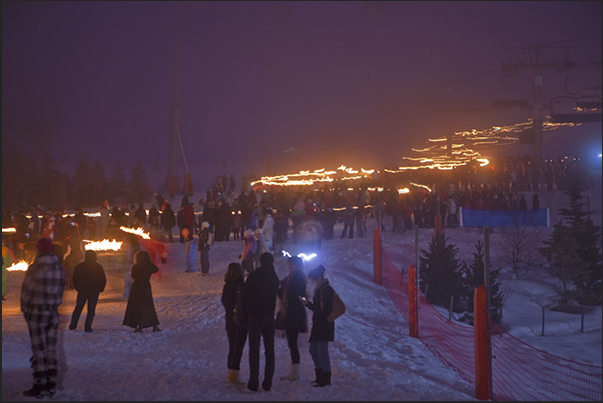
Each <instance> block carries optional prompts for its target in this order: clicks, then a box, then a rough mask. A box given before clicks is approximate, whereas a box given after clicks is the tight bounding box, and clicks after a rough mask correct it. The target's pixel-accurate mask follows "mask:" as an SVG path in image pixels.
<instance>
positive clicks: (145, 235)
mask: <svg viewBox="0 0 603 403" xmlns="http://www.w3.org/2000/svg"><path fill="white" fill-rule="evenodd" d="M119 229H120V230H122V231H123V232H129V233H130V234H135V235H139V236H141V237H142V238H143V239H151V236H150V235H149V233H148V232H144V230H143V229H142V228H136V229H134V228H128V227H119Z"/></svg>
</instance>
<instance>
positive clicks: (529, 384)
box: [381, 248, 603, 401]
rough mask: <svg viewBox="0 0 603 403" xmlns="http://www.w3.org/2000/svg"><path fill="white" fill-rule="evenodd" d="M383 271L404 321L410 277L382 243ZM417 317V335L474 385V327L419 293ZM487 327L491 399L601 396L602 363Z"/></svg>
mask: <svg viewBox="0 0 603 403" xmlns="http://www.w3.org/2000/svg"><path fill="white" fill-rule="evenodd" d="M395 254H396V253H394V255H395ZM403 267H405V266H403ZM381 273H382V274H381V275H382V281H383V285H384V286H385V287H386V289H387V292H388V294H389V296H390V298H391V299H392V301H393V302H394V304H395V306H396V307H397V308H398V310H399V311H400V314H401V315H402V317H403V318H404V319H405V320H407V321H408V320H409V301H408V279H407V277H406V276H405V271H404V270H402V269H398V268H397V267H396V266H395V265H394V263H393V262H392V260H391V259H390V257H389V255H388V253H387V252H386V248H382V249H381ZM442 309H444V308H442ZM418 322H419V326H418V327H419V331H418V334H419V340H421V342H422V343H423V344H425V346H427V348H429V350H430V351H431V352H432V353H433V354H435V355H436V356H437V357H438V358H440V359H441V360H442V362H444V363H445V364H446V365H448V366H450V367H451V368H452V369H454V370H455V371H456V372H457V373H458V374H459V375H460V376H461V377H462V378H463V379H464V380H466V381H467V382H469V383H470V384H472V385H475V358H474V330H473V327H472V326H470V325H466V324H463V323H457V322H454V321H449V320H448V317H446V316H445V315H443V314H442V313H440V312H438V310H437V309H436V308H435V307H434V306H432V305H431V304H430V303H429V302H427V300H426V299H425V297H424V296H423V294H421V293H419V321H418ZM491 327H492V330H491V334H492V335H491V346H492V347H491V352H492V397H493V400H538V401H542V400H556V401H569V400H572V401H573V400H592V401H601V400H602V397H603V392H602V368H601V367H598V366H595V365H588V364H583V363H579V362H575V361H571V360H566V359H564V358H560V357H557V356H554V355H552V354H549V353H547V352H545V351H542V350H539V349H537V348H534V347H532V346H530V345H528V344H526V343H524V342H522V341H521V340H519V339H517V338H516V337H514V336H512V335H510V334H509V333H507V332H506V331H504V330H503V329H502V328H500V327H498V326H496V325H495V324H491Z"/></svg>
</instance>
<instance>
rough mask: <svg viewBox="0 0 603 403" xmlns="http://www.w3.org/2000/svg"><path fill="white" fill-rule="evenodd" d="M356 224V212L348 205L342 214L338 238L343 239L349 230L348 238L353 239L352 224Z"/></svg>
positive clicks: (350, 204)
mask: <svg viewBox="0 0 603 403" xmlns="http://www.w3.org/2000/svg"><path fill="white" fill-rule="evenodd" d="M355 222H356V212H355V211H354V206H353V205H352V203H348V206H347V207H346V209H345V211H344V212H343V230H342V231H341V236H340V238H341V239H343V238H345V235H346V232H347V231H348V230H349V235H348V237H349V238H350V239H352V238H354V223H355Z"/></svg>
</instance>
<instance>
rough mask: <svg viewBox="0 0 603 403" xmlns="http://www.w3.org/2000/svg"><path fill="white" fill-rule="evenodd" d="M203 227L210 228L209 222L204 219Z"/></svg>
mask: <svg viewBox="0 0 603 403" xmlns="http://www.w3.org/2000/svg"><path fill="white" fill-rule="evenodd" d="M201 227H202V228H209V223H208V222H207V221H203V222H202V223H201Z"/></svg>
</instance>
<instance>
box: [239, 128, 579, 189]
mask: <svg viewBox="0 0 603 403" xmlns="http://www.w3.org/2000/svg"><path fill="white" fill-rule="evenodd" d="M531 125H532V122H531V121H528V122H523V123H517V124H514V125H509V126H494V127H491V128H488V129H484V130H476V129H473V130H470V131H460V132H455V133H454V135H453V136H452V138H451V140H452V142H453V143H455V144H452V146H451V148H452V151H451V156H448V155H447V144H446V143H447V139H446V138H445V137H442V138H433V139H429V140H428V141H429V142H430V143H434V144H433V145H431V146H429V147H426V148H424V149H415V148H413V149H412V151H413V152H416V153H419V154H424V155H425V156H421V157H402V158H403V159H404V160H407V161H411V162H412V163H413V164H408V165H404V166H400V167H398V168H397V169H387V168H386V169H384V171H385V172H388V173H391V174H396V173H401V172H404V171H408V170H418V169H440V170H451V169H454V168H456V167H461V166H464V165H466V164H468V163H470V162H472V161H476V162H477V163H479V165H480V166H486V165H488V164H489V163H490V161H489V159H488V158H486V157H484V156H482V155H481V154H480V152H479V151H477V150H474V149H473V148H470V146H471V147H478V146H485V145H497V146H504V145H511V144H517V143H518V142H519V134H520V133H521V132H523V131H524V130H526V129H529V128H530V127H531ZM577 125H579V123H552V122H544V123H543V127H542V130H543V131H551V130H555V129H558V128H559V127H561V126H571V127H573V126H577ZM466 144H470V146H469V145H466ZM378 174H379V172H378V171H377V170H375V169H364V168H361V169H360V170H357V169H353V168H349V167H347V166H345V165H341V166H340V167H338V168H337V169H336V170H327V169H325V168H320V169H316V170H313V171H311V170H303V171H300V172H299V173H294V174H283V175H276V176H264V177H261V178H260V179H259V180H257V181H255V182H252V183H251V186H262V185H267V186H309V185H314V184H320V183H331V182H334V181H337V180H339V181H351V180H356V179H372V178H376V176H377V177H378ZM412 185H413V186H418V187H422V188H425V189H427V190H430V189H429V187H428V186H426V185H424V184H417V183H413V184H412ZM398 192H399V193H407V192H408V189H398Z"/></svg>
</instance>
